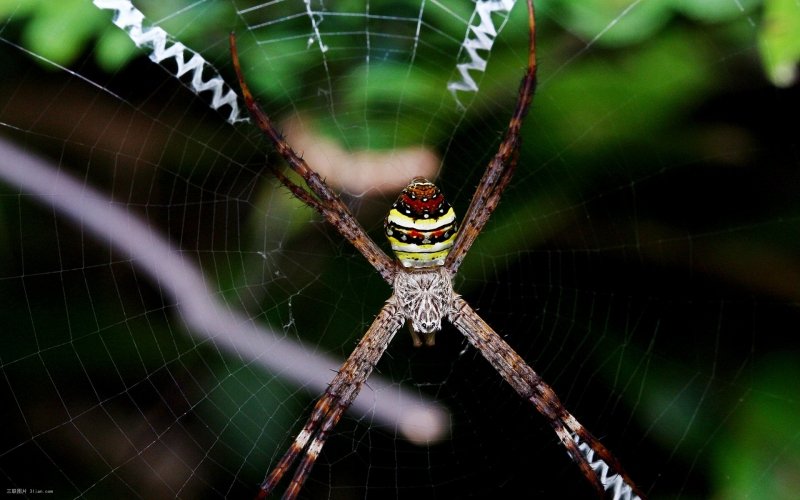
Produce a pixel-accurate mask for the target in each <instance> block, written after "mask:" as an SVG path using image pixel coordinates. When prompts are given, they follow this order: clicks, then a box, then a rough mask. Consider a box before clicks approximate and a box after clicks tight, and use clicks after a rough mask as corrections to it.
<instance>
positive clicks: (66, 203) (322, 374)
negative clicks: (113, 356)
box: [0, 138, 449, 444]
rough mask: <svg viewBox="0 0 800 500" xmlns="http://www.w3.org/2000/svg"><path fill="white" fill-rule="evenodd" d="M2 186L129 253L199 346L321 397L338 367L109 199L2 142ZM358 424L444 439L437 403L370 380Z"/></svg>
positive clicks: (424, 439) (444, 415)
mask: <svg viewBox="0 0 800 500" xmlns="http://www.w3.org/2000/svg"><path fill="white" fill-rule="evenodd" d="M0 179H2V180H3V181H5V182H6V183H7V184H9V185H11V186H14V187H16V188H18V189H19V190H20V192H21V193H22V194H24V195H30V196H31V197H32V198H34V199H36V200H37V201H38V202H40V203H42V204H44V205H47V206H51V207H53V209H54V210H55V211H56V212H57V213H58V214H60V215H62V216H64V217H65V218H66V219H68V220H70V221H71V222H72V223H74V224H76V225H78V226H80V227H81V229H82V230H84V231H86V232H87V233H90V234H92V235H94V237H95V238H97V239H98V240H101V241H108V242H110V243H111V245H112V246H113V247H114V248H115V249H116V250H118V251H121V252H124V253H125V254H127V255H128V256H129V257H130V258H131V260H132V263H133V265H134V266H135V267H136V268H137V269H138V270H140V271H142V272H143V273H145V274H147V275H148V276H149V277H150V278H151V279H152V280H153V282H154V283H155V284H156V285H157V288H158V289H159V290H163V292H164V293H165V294H166V295H167V296H168V297H167V300H170V301H172V302H174V303H175V306H176V308H177V310H178V314H177V315H176V316H177V317H176V318H175V320H176V321H182V322H183V323H184V324H185V326H186V328H187V329H188V331H189V332H191V334H192V335H193V336H194V337H195V338H196V339H197V340H198V341H199V342H201V343H206V342H207V343H211V344H213V345H214V347H215V348H217V349H219V350H221V351H224V352H226V353H228V354H229V355H231V356H235V357H237V358H238V359H240V360H241V362H243V363H245V364H248V365H258V366H261V367H263V368H264V369H265V370H267V371H269V372H270V373H272V374H275V375H279V376H280V377H283V378H285V379H286V380H289V381H291V382H292V383H294V384H297V385H299V386H301V387H303V388H304V389H306V390H307V391H309V392H310V393H311V394H312V395H314V396H317V395H319V394H322V393H323V392H324V391H325V389H326V388H327V387H328V384H329V383H330V381H331V379H332V378H333V373H334V372H335V371H337V370H338V369H339V367H340V366H341V364H342V360H340V359H334V358H333V357H330V356H325V355H321V354H318V353H315V352H314V351H316V349H314V348H313V347H310V346H305V345H303V344H302V343H300V342H297V341H294V340H291V339H289V338H287V337H286V336H285V335H283V334H282V333H276V332H274V331H273V330H271V329H270V328H268V327H266V326H264V325H261V324H258V323H257V322H255V321H254V320H253V319H252V318H249V317H247V316H245V315H244V314H242V313H241V312H239V311H238V310H236V309H234V308H232V307H231V306H229V305H228V304H225V303H221V302H219V301H218V299H217V298H218V297H220V296H221V294H220V293H219V290H216V289H214V288H213V286H209V282H208V281H207V280H206V279H205V277H204V276H203V273H202V272H201V270H200V268H199V267H198V266H197V264H196V263H195V262H193V261H191V260H190V259H188V258H186V257H185V256H184V254H183V252H181V250H180V249H179V248H176V247H174V246H171V245H170V244H169V242H167V241H166V239H165V238H164V237H163V236H162V235H161V234H159V233H158V231H156V230H154V229H153V228H152V227H150V226H149V225H148V223H147V221H146V220H143V219H141V218H140V217H139V216H138V215H135V214H132V213H130V212H128V211H126V210H124V209H123V208H121V207H120V206H118V205H117V204H115V203H114V202H113V201H112V200H111V199H110V198H109V197H108V196H106V195H105V194H103V193H100V192H99V191H97V190H95V189H93V188H92V187H90V186H88V185H86V184H85V183H84V182H83V181H81V180H77V179H75V178H73V177H72V176H70V175H69V174H68V173H66V172H65V170H64V169H61V168H58V166H56V165H53V164H51V163H50V162H49V161H47V160H45V159H43V158H41V157H38V156H35V155H33V154H31V153H30V152H28V151H25V150H24V149H21V148H19V147H18V146H15V145H13V144H11V143H10V142H8V141H6V140H4V139H2V138H0ZM350 411H351V412H353V413H355V414H356V417H358V418H366V419H367V420H369V421H371V422H372V423H373V425H378V426H386V427H387V428H389V429H397V430H398V431H399V432H400V433H401V434H402V435H404V436H405V437H406V438H407V439H409V440H410V441H412V442H415V443H420V444H423V443H428V442H433V441H437V440H440V439H442V438H444V437H446V436H447V434H448V433H449V415H448V412H447V410H446V409H445V408H444V407H442V406H441V405H440V404H438V403H435V402H434V401H432V400H431V399H430V398H428V397H426V396H425V395H423V394H421V393H420V392H419V391H416V390H408V389H405V388H403V387H401V386H400V385H399V384H396V383H392V382H391V381H388V380H385V379H383V378H381V377H380V376H377V375H373V376H372V377H371V378H370V380H369V384H365V385H364V387H363V389H362V390H361V393H360V394H359V396H358V398H357V399H356V400H355V402H354V404H353V405H352V406H351V407H350Z"/></svg>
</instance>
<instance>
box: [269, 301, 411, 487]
mask: <svg viewBox="0 0 800 500" xmlns="http://www.w3.org/2000/svg"><path fill="white" fill-rule="evenodd" d="M401 309H402V308H401V306H399V304H398V302H397V299H396V298H395V296H394V295H392V297H390V298H389V300H388V301H387V302H386V305H385V306H383V309H381V312H380V313H378V317H377V318H375V321H374V322H373V323H372V325H371V326H370V327H369V330H367V333H366V334H365V335H364V337H363V338H362V339H361V341H360V342H359V343H358V346H357V347H356V349H355V350H354V351H353V353H352V354H351V355H350V357H349V358H347V361H346V362H345V363H344V365H342V369H341V370H340V371H339V373H338V375H336V377H335V378H334V379H333V382H331V385H330V386H329V387H328V390H327V391H325V394H324V395H323V396H322V397H321V398H320V400H319V401H318V402H317V404H316V406H315V407H314V411H313V412H312V413H311V417H310V418H309V419H308V422H307V423H306V425H305V426H304V427H303V430H302V431H300V434H298V435H297V438H295V440H294V443H292V446H291V447H290V448H289V450H288V451H287V452H286V454H285V455H284V456H283V458H282V459H281V461H280V462H278V465H277V466H275V469H273V471H272V472H271V473H270V474H269V476H267V478H266V479H265V480H264V482H263V483H262V484H261V489H260V490H259V492H258V495H257V496H256V499H257V500H258V499H263V498H265V497H266V496H267V495H269V494H270V493H271V492H272V490H273V489H275V486H276V485H277V484H278V482H279V481H280V480H281V478H282V477H283V476H284V474H286V472H287V471H288V470H289V467H291V465H292V463H293V462H294V461H295V459H296V458H297V457H298V456H299V455H300V453H301V452H302V451H303V450H304V449H305V450H306V452H305V456H304V457H303V460H302V461H301V462H300V465H299V466H298V467H297V471H296V472H295V474H294V477H293V478H292V482H291V484H290V485H289V488H288V489H287V490H286V493H284V495H283V498H284V500H291V499H293V498H295V497H296V496H297V494H298V493H299V492H300V488H301V487H302V486H303V483H304V482H305V480H306V478H307V477H308V474H309V472H311V467H312V466H313V465H314V461H315V460H316V459H317V456H319V452H320V450H322V446H323V445H324V444H325V440H326V439H327V438H328V435H329V434H330V432H331V430H332V429H333V427H334V426H335V425H336V424H337V423H338V422H339V419H340V418H341V416H342V413H344V411H345V410H346V409H347V408H348V407H349V406H350V405H351V404H352V403H353V400H355V398H356V396H358V393H359V391H360V390H361V386H362V385H363V384H364V381H366V380H367V378H368V377H369V375H370V374H371V373H372V369H373V368H374V367H375V365H376V364H377V363H378V360H379V359H380V358H381V356H382V355H383V353H384V352H385V351H386V348H387V347H388V346H389V342H391V340H392V337H394V334H395V333H397V330H398V329H399V328H400V327H401V326H402V325H403V322H404V321H405V317H404V315H403V314H402V312H401ZM309 442H310V444H309Z"/></svg>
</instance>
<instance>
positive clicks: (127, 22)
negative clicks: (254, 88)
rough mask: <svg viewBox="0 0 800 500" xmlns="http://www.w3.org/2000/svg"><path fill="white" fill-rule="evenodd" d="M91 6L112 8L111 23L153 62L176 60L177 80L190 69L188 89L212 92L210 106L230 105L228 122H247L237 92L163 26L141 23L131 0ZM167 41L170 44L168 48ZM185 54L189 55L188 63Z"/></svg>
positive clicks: (97, 1) (97, 2)
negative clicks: (205, 75)
mask: <svg viewBox="0 0 800 500" xmlns="http://www.w3.org/2000/svg"><path fill="white" fill-rule="evenodd" d="M94 5H95V6H97V7H98V8H99V9H103V10H111V11H113V12H114V18H113V22H114V24H116V25H117V26H118V27H120V28H122V30H123V31H125V33H127V35H128V36H129V37H130V39H131V40H133V43H135V44H136V46H137V47H139V48H141V49H145V50H148V49H149V50H150V54H149V57H150V59H151V60H152V61H153V62H156V63H158V64H161V65H162V67H163V64H162V62H163V61H166V60H167V59H171V58H172V59H175V63H176V64H177V66H178V70H177V72H176V73H174V74H173V76H175V77H176V78H178V79H180V78H181V77H182V76H183V75H185V74H186V73H189V72H191V73H192V81H191V83H190V84H189V85H188V86H189V88H190V89H191V90H192V92H194V93H195V94H198V95H199V94H200V93H201V92H205V91H211V92H213V96H212V98H211V108H213V109H214V110H219V108H221V107H223V106H225V105H228V106H230V108H231V112H230V115H229V116H228V122H230V123H237V122H244V121H249V118H248V117H247V116H246V114H245V116H242V111H241V110H242V107H241V106H240V105H239V101H238V96H237V95H236V92H234V90H233V89H232V88H231V87H230V85H228V84H226V83H225V80H223V79H222V77H221V76H220V75H219V72H218V71H217V70H216V69H215V68H214V66H212V65H211V64H210V63H209V62H208V61H206V60H205V59H204V58H203V56H201V55H200V54H198V53H197V52H195V51H193V50H192V49H190V48H188V47H186V46H185V45H184V44H182V43H181V42H177V41H175V40H174V39H173V38H172V37H171V36H170V35H169V33H167V32H166V31H164V29H162V28H160V27H158V26H144V25H143V22H144V21H145V20H146V18H145V15H144V14H143V13H142V12H141V11H140V10H138V9H137V8H136V7H134V6H133V4H132V3H131V2H130V0H94ZM168 43H169V44H170V46H169V47H167V44H168ZM185 54H191V56H190V58H189V61H188V62H187V61H186V57H185ZM204 70H205V71H207V72H208V73H210V74H211V75H212V77H211V79H209V80H203V71H204Z"/></svg>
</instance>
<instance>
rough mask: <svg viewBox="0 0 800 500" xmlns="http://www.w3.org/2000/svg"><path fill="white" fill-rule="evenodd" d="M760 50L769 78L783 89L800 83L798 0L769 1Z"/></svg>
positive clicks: (799, 19)
mask: <svg viewBox="0 0 800 500" xmlns="http://www.w3.org/2000/svg"><path fill="white" fill-rule="evenodd" d="M759 48H760V51H761V58H762V59H763V60H764V66H765V68H766V71H767V75H768V76H769V78H770V79H771V80H772V83H774V84H775V85H777V86H779V87H788V86H790V85H792V84H793V83H794V82H796V81H797V63H798V61H800V4H798V3H797V2H796V1H795V0H766V2H765V3H764V20H763V22H762V23H761V31H760V33H759Z"/></svg>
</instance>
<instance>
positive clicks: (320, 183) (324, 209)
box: [230, 32, 397, 285]
mask: <svg viewBox="0 0 800 500" xmlns="http://www.w3.org/2000/svg"><path fill="white" fill-rule="evenodd" d="M230 40H231V56H232V58H233V66H234V68H235V69H236V75H237V77H238V78H239V85H240V86H241V88H242V94H243V95H244V100H245V102H246V103H247V108H248V109H249V110H250V114H251V115H253V119H254V120H255V122H256V124H257V125H258V127H259V128H260V129H261V130H262V131H263V132H264V135H266V136H267V138H268V139H269V140H270V142H272V145H273V146H274V147H275V149H277V150H278V152H279V153H280V154H281V155H282V156H283V157H284V158H285V159H286V162H287V163H288V164H289V167H290V168H291V169H292V170H294V171H295V172H297V173H298V174H300V176H301V177H302V178H303V180H304V181H305V183H306V185H307V186H308V188H309V189H311V191H312V192H313V193H314V194H315V195H317V196H318V197H319V200H320V201H317V200H315V199H314V198H313V197H312V196H311V195H310V194H308V193H307V192H305V190H303V189H302V188H300V187H299V186H297V185H296V184H294V183H292V182H291V181H289V180H288V179H287V178H286V177H284V176H282V175H278V179H279V180H280V181H281V183H283V184H284V185H285V186H286V187H287V188H289V189H290V190H291V191H292V193H294V195H295V196H297V197H298V198H299V199H300V200H302V201H303V202H305V203H306V204H307V205H309V206H310V207H311V208H313V209H315V210H317V211H319V212H320V213H321V214H322V215H323V217H325V219H327V220H328V222H330V223H331V224H333V225H334V227H336V229H337V230H338V231H339V232H340V233H342V235H343V236H344V237H345V238H347V239H348V240H349V241H350V243H352V244H353V246H355V247H356V248H357V249H358V251H359V252H361V253H362V254H363V255H364V257H366V258H367V260H368V261H369V263H370V264H372V266H373V267H374V268H375V269H376V270H377V271H378V272H379V273H380V275H381V276H382V277H383V279H384V280H386V281H387V282H388V283H389V284H390V285H391V284H392V282H393V278H394V275H395V273H396V272H397V271H396V270H397V264H396V263H395V262H394V260H392V259H391V258H389V256H387V255H386V254H385V253H384V252H383V250H381V249H380V248H379V247H378V245H376V244H375V243H374V242H373V241H372V240H371V239H370V238H369V237H368V236H367V233H366V232H365V231H364V228H362V227H361V224H359V223H358V221H357V220H356V219H355V217H353V214H352V213H350V210H349V209H348V208H347V205H345V204H344V203H343V202H342V200H341V199H340V198H339V196H338V195H337V194H336V193H335V192H333V190H332V189H331V188H330V187H329V186H328V185H327V184H326V183H325V181H324V180H322V178H321V177H320V176H319V174H317V173H316V172H315V171H314V170H312V169H311V167H309V166H308V164H307V163H306V162H305V160H303V159H302V158H301V157H300V156H298V155H297V153H295V152H294V150H293V149H292V148H291V147H290V146H289V144H288V143H287V142H286V140H285V139H284V138H283V136H282V135H281V134H280V132H278V131H277V130H276V129H275V126H274V125H273V124H272V120H270V118H269V116H267V114H266V113H265V112H264V110H263V109H262V108H261V106H260V105H259V104H258V103H257V102H256V100H255V99H254V98H253V95H252V94H251V93H250V90H249V89H248V88H247V83H246V82H245V81H244V76H243V75H242V68H241V67H240V65H239V54H238V52H237V51H236V36H235V35H234V33H233V32H231V35H230ZM270 170H272V172H273V173H275V170H274V169H270ZM300 191H302V192H303V193H305V194H300ZM312 200H313V201H312Z"/></svg>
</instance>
